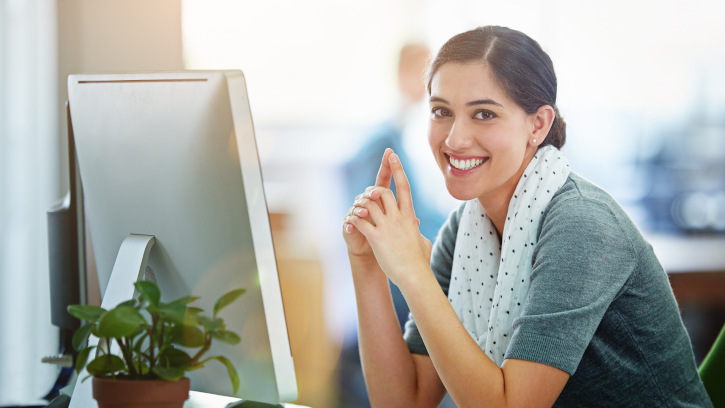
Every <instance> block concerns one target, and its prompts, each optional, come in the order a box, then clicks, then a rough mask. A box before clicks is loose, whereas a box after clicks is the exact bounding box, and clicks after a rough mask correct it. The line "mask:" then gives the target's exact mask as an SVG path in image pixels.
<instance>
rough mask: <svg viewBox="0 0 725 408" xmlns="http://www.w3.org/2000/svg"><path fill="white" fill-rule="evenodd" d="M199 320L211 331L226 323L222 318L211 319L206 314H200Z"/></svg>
mask: <svg viewBox="0 0 725 408" xmlns="http://www.w3.org/2000/svg"><path fill="white" fill-rule="evenodd" d="M199 322H200V323H201V324H202V325H203V326H204V328H205V329H206V330H207V331H210V332H214V331H217V330H219V329H221V328H222V326H223V325H224V322H223V321H222V319H211V318H208V317H206V316H199Z"/></svg>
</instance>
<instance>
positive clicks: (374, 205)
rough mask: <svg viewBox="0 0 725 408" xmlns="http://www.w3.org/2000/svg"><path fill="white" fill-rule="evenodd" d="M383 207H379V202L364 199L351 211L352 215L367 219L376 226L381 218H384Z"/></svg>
mask: <svg viewBox="0 0 725 408" xmlns="http://www.w3.org/2000/svg"><path fill="white" fill-rule="evenodd" d="M388 191H390V190H388ZM383 206H384V204H382V205H381V203H380V201H377V200H369V199H364V200H361V203H360V205H358V206H357V208H356V210H355V211H353V215H354V216H357V217H360V218H365V217H367V218H369V219H370V220H371V222H372V223H373V224H375V225H377V224H378V222H380V221H381V219H382V217H383V216H385V212H384V210H383Z"/></svg>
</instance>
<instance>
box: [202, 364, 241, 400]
mask: <svg viewBox="0 0 725 408" xmlns="http://www.w3.org/2000/svg"><path fill="white" fill-rule="evenodd" d="M209 360H217V361H219V362H220V363H222V364H224V366H225V367H226V368H227V374H229V380H231V382H232V388H233V389H234V393H235V394H236V393H237V390H238V389H239V375H238V374H237V369H236V368H234V365H233V364H232V362H231V361H229V359H227V358H226V357H224V356H214V357H209V358H207V359H205V360H204V361H202V362H201V363H202V364H204V363H206V362H207V361H209Z"/></svg>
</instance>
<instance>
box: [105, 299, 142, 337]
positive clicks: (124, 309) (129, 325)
mask: <svg viewBox="0 0 725 408" xmlns="http://www.w3.org/2000/svg"><path fill="white" fill-rule="evenodd" d="M145 324H146V319H144V318H143V316H141V313H139V312H138V310H136V309H134V308H132V307H130V306H116V307H114V308H113V309H111V310H109V311H108V312H106V313H105V314H104V315H103V316H102V317H101V319H100V320H99V321H98V327H97V333H98V334H97V336H99V337H106V338H120V337H128V336H131V335H133V334H134V333H136V332H137V331H138V330H139V329H140V328H141V327H142V326H143V325H145Z"/></svg>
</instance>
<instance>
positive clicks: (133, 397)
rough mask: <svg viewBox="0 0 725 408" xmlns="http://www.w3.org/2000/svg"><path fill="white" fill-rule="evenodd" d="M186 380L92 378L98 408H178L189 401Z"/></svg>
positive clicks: (188, 383)
mask: <svg viewBox="0 0 725 408" xmlns="http://www.w3.org/2000/svg"><path fill="white" fill-rule="evenodd" d="M189 386H190V382H189V379H188V378H182V379H180V380H178V381H163V380H154V381H139V380H121V379H115V380H114V379H110V378H100V377H93V398H95V399H96V401H97V402H98V408H182V407H183V405H184V401H186V400H187V399H188V398H189Z"/></svg>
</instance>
